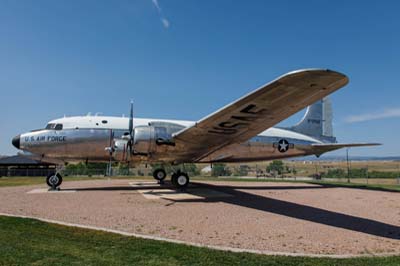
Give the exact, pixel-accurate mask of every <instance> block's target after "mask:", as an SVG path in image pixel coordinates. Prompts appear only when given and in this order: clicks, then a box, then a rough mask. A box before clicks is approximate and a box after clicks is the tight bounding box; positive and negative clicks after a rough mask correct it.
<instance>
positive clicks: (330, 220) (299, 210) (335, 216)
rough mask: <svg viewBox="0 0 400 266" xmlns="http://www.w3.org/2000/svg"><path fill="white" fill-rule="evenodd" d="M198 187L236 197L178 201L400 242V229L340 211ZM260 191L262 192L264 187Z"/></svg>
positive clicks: (213, 187)
mask: <svg viewBox="0 0 400 266" xmlns="http://www.w3.org/2000/svg"><path fill="white" fill-rule="evenodd" d="M196 185H197V186H202V187H207V188H209V189H213V190H217V191H221V192H224V193H228V194H231V195H233V197H226V198H212V199H192V200H175V202H217V201H218V202H224V203H228V204H233V205H237V206H241V207H246V208H252V209H256V210H259V211H265V212H271V213H275V214H280V215H285V216H288V217H292V218H297V219H301V220H306V221H310V222H315V223H319V224H325V225H330V226H334V227H338V228H343V229H348V230H352V231H356V232H361V233H365V234H369V235H374V236H380V237H385V238H389V239H396V240H400V227H399V226H395V225H391V224H387V223H383V222H379V221H375V220H371V219H367V218H362V217H357V216H352V215H348V214H343V213H339V212H334V211H328V210H324V209H321V208H316V207H311V206H306V205H302V204H298V203H293V202H288V201H283V200H278V199H273V198H269V197H264V196H259V195H254V194H251V193H247V192H244V191H239V190H237V189H247V187H240V186H239V187H235V186H231V187H229V186H226V187H225V186H217V185H210V184H199V183H196ZM258 188H259V189H263V188H262V187H261V188H260V187H258ZM313 188H315V187H313ZM317 188H318V187H317ZM319 188H321V187H319ZM265 189H269V187H265ZM293 189H294V188H293Z"/></svg>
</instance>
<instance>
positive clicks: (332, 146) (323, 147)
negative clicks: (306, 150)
mask: <svg viewBox="0 0 400 266" xmlns="http://www.w3.org/2000/svg"><path fill="white" fill-rule="evenodd" d="M379 145H382V144H380V143H326V144H325V143H322V144H319V143H316V144H312V147H313V148H314V151H315V154H317V155H321V154H323V153H325V152H329V151H334V150H338V149H342V148H351V147H368V146H379Z"/></svg>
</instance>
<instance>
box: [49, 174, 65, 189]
mask: <svg viewBox="0 0 400 266" xmlns="http://www.w3.org/2000/svg"><path fill="white" fill-rule="evenodd" d="M62 181H63V180H62V176H61V175H60V174H59V173H57V174H55V173H52V174H49V175H48V176H47V177H46V183H47V185H48V186H49V187H54V188H56V187H59V186H60V185H61V183H62Z"/></svg>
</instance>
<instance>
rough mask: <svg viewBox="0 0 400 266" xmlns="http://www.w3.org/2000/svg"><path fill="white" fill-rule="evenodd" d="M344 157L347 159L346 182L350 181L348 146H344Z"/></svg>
mask: <svg viewBox="0 0 400 266" xmlns="http://www.w3.org/2000/svg"><path fill="white" fill-rule="evenodd" d="M346 159H347V183H350V164H349V148H346Z"/></svg>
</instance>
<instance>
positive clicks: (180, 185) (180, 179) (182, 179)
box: [153, 169, 190, 189]
mask: <svg viewBox="0 0 400 266" xmlns="http://www.w3.org/2000/svg"><path fill="white" fill-rule="evenodd" d="M153 177H154V179H155V180H157V181H158V183H159V184H163V183H164V179H165V178H166V177H167V174H166V172H165V170H164V169H156V170H155V171H154V172H153ZM189 181H190V180H189V176H188V175H187V174H186V173H184V172H181V170H177V171H175V172H174V173H173V174H172V176H171V183H172V185H173V186H174V187H175V188H177V189H185V188H187V186H188V185H189Z"/></svg>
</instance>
